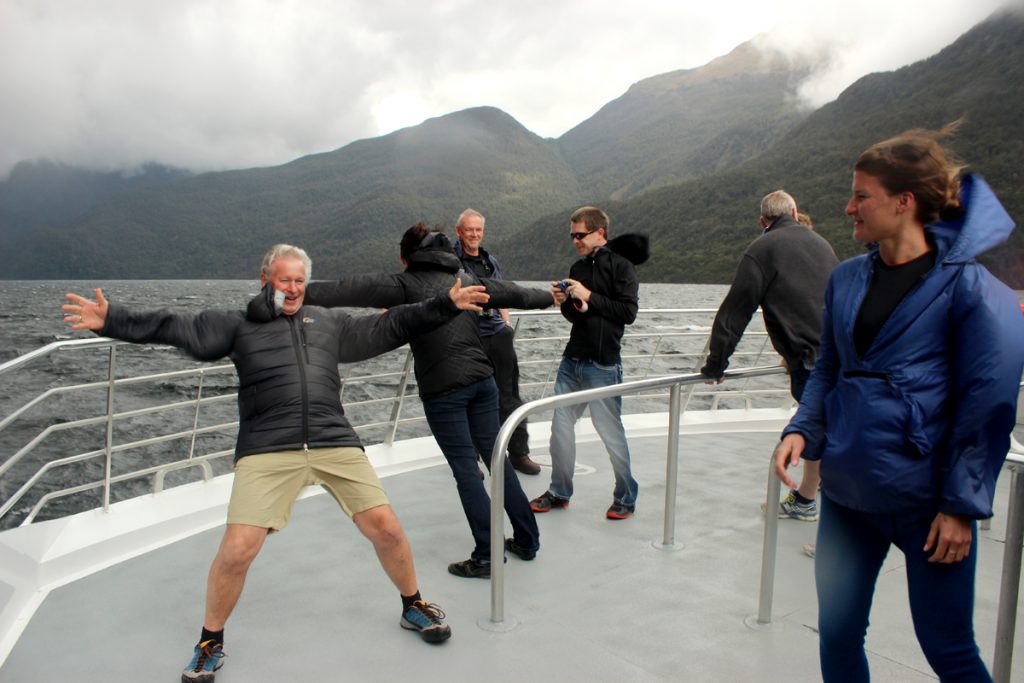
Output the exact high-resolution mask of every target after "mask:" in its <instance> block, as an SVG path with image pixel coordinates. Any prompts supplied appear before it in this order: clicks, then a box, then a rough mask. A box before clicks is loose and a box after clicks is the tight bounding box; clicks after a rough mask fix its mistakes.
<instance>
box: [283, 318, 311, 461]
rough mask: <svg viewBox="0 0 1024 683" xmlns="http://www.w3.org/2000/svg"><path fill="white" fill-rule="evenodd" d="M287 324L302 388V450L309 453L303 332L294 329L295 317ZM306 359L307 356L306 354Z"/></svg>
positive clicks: (307, 390) (307, 395)
mask: <svg viewBox="0 0 1024 683" xmlns="http://www.w3.org/2000/svg"><path fill="white" fill-rule="evenodd" d="M288 324H289V325H290V326H291V331H292V348H293V349H295V360H297V361H298V366H299V385H300V386H301V387H302V450H304V451H309V389H308V387H307V384H306V365H305V363H303V360H302V357H303V351H305V349H306V344H305V337H306V334H305V331H303V330H302V329H301V328H299V329H298V330H297V329H296V327H295V326H296V325H297V324H301V323H296V322H295V316H294V315H290V316H288ZM300 332H301V333H302V341H301V342H300V341H299V333H300ZM307 359H308V354H307Z"/></svg>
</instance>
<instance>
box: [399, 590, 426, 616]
mask: <svg viewBox="0 0 1024 683" xmlns="http://www.w3.org/2000/svg"><path fill="white" fill-rule="evenodd" d="M422 599H423V598H421V597H420V592H419V591H416V592H415V593H413V594H412V595H403V596H402V611H403V612H404V611H405V610H407V609H409V608H410V607H412V604H413V603H414V602H416V601H417V600H422Z"/></svg>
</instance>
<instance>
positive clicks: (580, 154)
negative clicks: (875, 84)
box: [558, 38, 812, 199]
mask: <svg viewBox="0 0 1024 683" xmlns="http://www.w3.org/2000/svg"><path fill="white" fill-rule="evenodd" d="M766 42H767V39H766V38H761V39H759V40H755V41H749V42H746V43H743V44H742V45H740V46H739V47H737V48H736V49H734V50H733V51H732V52H730V53H729V54H727V55H725V56H723V57H719V58H718V59H715V60H713V61H711V62H709V63H708V64H706V65H704V66H702V67H700V68H697V69H686V70H681V71H673V72H671V73H667V74H662V75H660V76H654V77H653V78H648V79H645V80H643V81H640V82H639V83H636V84H634V85H633V86H632V87H631V88H630V89H629V90H628V91H627V92H626V93H625V94H624V95H622V96H621V97H619V98H617V99H615V100H612V101H611V102H609V103H608V104H606V105H605V106H604V107H602V108H601V109H600V111H598V112H597V113H596V114H594V116H592V117H590V118H589V119H587V120H586V121H584V122H583V123H581V124H579V125H578V126H576V127H575V128H573V129H572V130H570V131H568V132H567V133H565V135H563V136H562V137H561V138H559V140H558V144H559V148H560V149H561V150H562V153H563V154H564V155H565V158H566V159H567V160H568V161H569V163H570V164H571V165H572V167H573V169H574V170H575V171H576V173H577V174H578V175H579V178H580V184H581V186H583V187H586V188H587V189H588V191H589V192H590V193H591V195H592V196H595V197H602V198H609V199H628V198H630V197H634V196H637V195H639V194H642V193H644V192H647V191H650V190H652V189H657V188H659V187H664V186H666V185H675V184H677V183H679V182H681V181H684V180H688V179H690V178H698V177H704V176H710V175H713V174H715V173H720V172H722V171H725V170H728V169H730V168H732V167H734V166H736V165H738V164H741V163H743V162H745V161H746V160H748V159H750V157H752V156H755V155H756V154H758V153H760V152H763V151H764V150H765V149H767V148H768V147H770V146H771V144H772V143H773V142H775V141H776V140H778V139H779V137H780V136H782V135H783V134H785V133H786V132H787V131H788V130H789V129H791V128H792V127H793V125H795V124H796V123H798V122H799V121H801V120H803V119H804V118H805V117H806V116H807V114H808V113H810V112H809V110H807V109H806V107H802V106H800V105H799V103H798V99H797V97H796V96H795V93H796V89H797V86H798V85H799V84H800V82H801V81H803V80H804V79H805V78H806V77H807V76H808V75H809V74H810V69H811V66H812V64H811V62H810V60H806V59H805V60H800V61H798V62H793V61H791V60H790V59H789V58H787V57H785V56H783V55H782V54H781V53H778V52H775V51H774V50H772V49H770V47H768V46H767V45H766V46H765V48H764V49H762V48H761V47H759V46H758V45H759V44H766Z"/></svg>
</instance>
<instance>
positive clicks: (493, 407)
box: [423, 377, 540, 562]
mask: <svg viewBox="0 0 1024 683" xmlns="http://www.w3.org/2000/svg"><path fill="white" fill-rule="evenodd" d="M423 412H424V414H425V415H426V417H427V424H428V425H430V431H432V432H433V433H434V439H435V440H436V441H437V445H438V446H440V447H441V451H442V452H443V453H444V457H445V459H446V460H447V461H448V466H449V467H451V468H452V475H453V476H454V477H455V485H456V487H457V488H458V490H459V498H460V499H461V501H462V510H463V511H464V512H465V513H466V521H467V522H469V530H470V532H471V533H472V534H473V541H474V542H475V546H474V548H473V554H472V555H471V557H472V558H473V559H474V560H476V561H477V562H490V561H491V545H490V543H491V533H490V532H491V498H490V496H488V495H487V490H486V489H485V488H484V482H483V480H482V479H481V478H480V469H479V467H478V466H477V453H478V452H479V453H481V454H483V455H484V464H486V465H487V468H488V469H490V467H491V451H492V450H493V449H494V440H495V438H496V437H497V435H498V427H499V426H500V424H499V422H498V389H497V387H496V386H495V385H494V380H493V379H491V378H490V377H488V378H487V379H485V380H482V381H480V382H476V383H474V384H471V385H469V386H468V387H465V388H462V389H455V390H454V391H449V392H447V393H445V394H441V395H440V396H431V397H429V398H425V399H424V400H423ZM502 462H503V463H504V467H505V513H506V514H507V515H508V518H509V520H510V521H511V522H512V532H513V539H514V540H515V544H516V545H517V546H519V547H520V548H527V549H530V550H536V549H538V548H540V531H539V530H538V529H537V520H536V519H535V518H534V516H533V511H532V510H531V509H530V501H529V500H528V499H527V498H526V494H525V493H523V489H522V487H521V486H520V485H519V477H517V476H516V473H515V470H513V469H512V464H511V463H510V462H509V460H508V458H503V459H502ZM499 533H501V532H500V531H499Z"/></svg>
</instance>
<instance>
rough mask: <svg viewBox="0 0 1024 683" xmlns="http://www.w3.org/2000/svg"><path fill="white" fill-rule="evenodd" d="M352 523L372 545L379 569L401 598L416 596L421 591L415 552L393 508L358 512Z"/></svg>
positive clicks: (383, 507) (385, 507) (378, 508)
mask: <svg viewBox="0 0 1024 683" xmlns="http://www.w3.org/2000/svg"><path fill="white" fill-rule="evenodd" d="M352 521H353V522H355V524H356V526H357V527H359V531H361V532H362V533H363V535H364V536H366V537H367V538H368V539H370V542H371V543H373V549H374V550H375V551H376V552H377V559H378V560H380V565H381V566H382V567H383V568H384V571H385V573H387V575H388V578H389V579H391V582H392V583H393V584H395V587H396V588H398V591H399V592H400V593H401V594H402V595H407V596H408V595H414V594H415V593H416V592H417V590H418V588H417V586H416V568H415V566H414V565H413V561H412V549H411V548H410V547H409V540H408V539H407V538H406V537H405V532H404V531H403V530H402V525H401V523H400V522H399V521H398V517H397V516H396V515H395V512H394V510H392V509H391V506H390V505H378V506H377V507H373V508H370V509H369V510H363V511H362V512H357V513H356V514H354V515H352Z"/></svg>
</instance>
